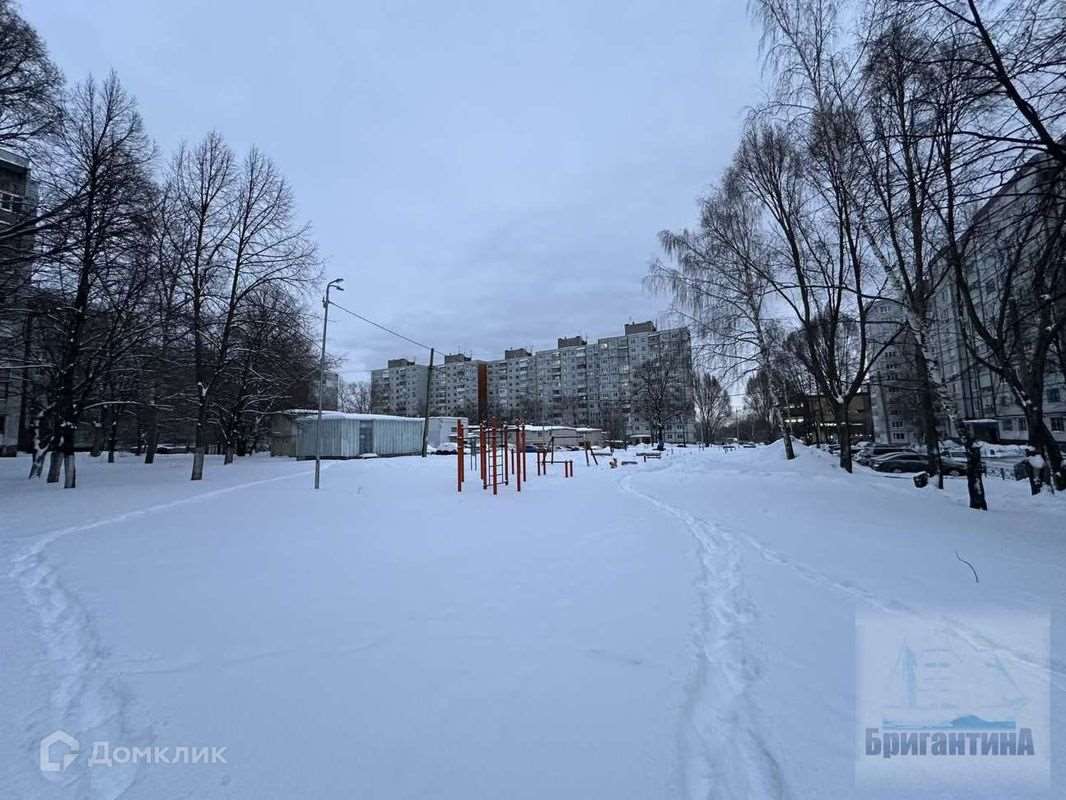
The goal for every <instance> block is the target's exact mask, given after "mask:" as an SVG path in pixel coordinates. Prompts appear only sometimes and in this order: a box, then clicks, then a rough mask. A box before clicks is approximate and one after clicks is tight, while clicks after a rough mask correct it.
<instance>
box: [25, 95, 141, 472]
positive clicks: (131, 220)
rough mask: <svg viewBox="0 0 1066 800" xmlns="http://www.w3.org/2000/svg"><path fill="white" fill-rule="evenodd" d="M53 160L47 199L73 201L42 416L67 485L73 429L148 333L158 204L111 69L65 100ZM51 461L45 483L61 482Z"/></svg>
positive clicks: (61, 252)
mask: <svg viewBox="0 0 1066 800" xmlns="http://www.w3.org/2000/svg"><path fill="white" fill-rule="evenodd" d="M68 107H69V112H68V121H67V124H66V125H65V126H64V129H63V133H62V136H61V137H60V141H59V145H58V149H57V153H56V162H55V165H54V168H53V170H52V172H51V175H50V176H49V178H48V180H47V188H46V191H47V192H48V193H49V194H50V195H51V202H52V203H55V204H66V205H69V206H70V207H71V208H72V209H73V212H72V213H71V215H70V218H69V221H68V224H67V225H65V226H64V227H63V229H62V230H60V231H54V233H55V235H56V236H57V237H58V238H59V239H60V241H57V242H56V243H54V245H53V247H52V251H53V252H54V253H55V254H56V256H55V257H54V258H53V259H52V260H51V261H50V262H49V264H48V268H47V273H46V284H47V285H48V286H49V287H50V288H51V290H52V291H53V292H54V293H55V295H56V296H57V297H58V298H60V301H59V303H58V304H57V305H56V306H55V307H54V309H53V311H52V313H51V314H50V315H49V318H50V319H49V322H50V324H51V325H52V326H54V328H55V329H56V331H57V333H58V336H57V337H56V338H57V339H58V341H59V342H60V344H59V345H58V347H57V352H56V360H55V362H54V369H53V372H52V374H51V380H50V381H49V383H50V386H49V392H48V394H49V397H50V402H49V404H48V407H46V409H45V411H46V415H47V416H49V417H50V418H51V419H52V421H53V428H52V432H51V441H50V443H49V444H48V445H47V448H39V450H38V453H37V456H36V457H35V460H34V465H35V470H34V471H35V472H37V473H39V472H40V467H41V463H42V461H43V457H44V451H45V449H47V450H51V451H56V449H57V448H58V450H59V451H61V452H62V455H63V465H64V468H65V469H64V472H65V476H66V477H65V482H64V485H65V487H67V488H73V487H74V486H75V485H76V477H75V463H74V452H75V434H76V431H77V427H78V424H79V422H80V421H81V419H82V418H83V416H84V414H85V412H86V411H87V410H89V409H90V408H91V407H92V406H90V405H88V401H89V399H90V398H91V397H92V394H93V392H94V391H95V390H96V389H97V388H98V387H99V385H100V383H101V381H102V380H104V379H105V377H106V376H107V375H108V371H109V370H111V369H112V368H113V367H114V366H115V364H116V363H117V362H118V360H119V359H120V358H121V356H122V355H123V353H125V352H128V351H129V350H131V349H133V348H134V347H136V345H137V343H138V342H139V341H140V339H141V338H142V337H143V335H144V329H143V326H142V324H141V321H140V319H139V316H138V315H137V313H136V312H137V306H138V303H139V300H140V298H141V296H142V292H143V289H144V286H145V282H146V263H147V259H146V251H147V247H146V243H147V241H148V234H149V230H150V225H151V208H152V205H153V203H154V194H153V186H152V183H151V181H150V179H149V176H148V167H149V165H150V163H151V160H152V158H153V154H154V151H153V147H152V144H151V142H150V141H149V139H148V137H147V135H146V134H145V132H144V126H143V124H142V122H141V117H140V114H139V113H138V111H137V108H136V103H135V102H134V100H133V99H132V98H131V97H130V96H129V95H128V94H127V93H126V91H125V90H124V89H123V88H122V86H121V84H120V83H119V80H118V78H117V77H116V76H115V75H114V74H112V75H110V76H109V77H108V78H107V79H106V80H105V81H103V82H102V83H97V82H96V81H94V80H92V79H91V78H90V79H89V80H87V81H86V82H85V83H83V84H81V85H80V86H78V87H77V88H76V89H75V90H74V91H73V93H72V95H71V97H70V100H69V103H68ZM58 477H59V475H58V461H55V460H54V461H53V468H52V469H51V470H50V472H49V481H55V480H58Z"/></svg>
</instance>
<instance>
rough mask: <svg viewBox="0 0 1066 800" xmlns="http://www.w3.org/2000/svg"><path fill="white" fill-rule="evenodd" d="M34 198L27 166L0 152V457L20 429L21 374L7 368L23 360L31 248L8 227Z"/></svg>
mask: <svg viewBox="0 0 1066 800" xmlns="http://www.w3.org/2000/svg"><path fill="white" fill-rule="evenodd" d="M35 194H36V190H35V185H34V183H33V181H32V180H31V177H30V165H29V162H28V161H26V160H25V159H23V158H21V157H19V156H17V155H15V154H13V153H9V152H7V151H6V150H0V456H13V455H15V453H16V451H17V450H18V445H19V438H20V429H21V427H22V425H23V422H22V416H23V413H22V407H23V402H22V400H23V384H24V381H25V379H26V372H25V370H24V369H16V368H12V367H13V366H18V365H20V364H21V362H22V361H23V352H24V349H25V348H24V345H23V342H24V331H25V325H26V317H25V314H24V313H22V310H21V309H20V307H19V306H20V303H19V298H20V297H21V296H22V295H23V292H24V290H25V289H26V288H28V287H27V286H26V263H27V262H26V260H25V256H26V254H27V253H29V251H30V250H32V247H33V241H32V237H30V236H28V235H27V236H16V235H14V234H13V233H11V228H12V226H14V225H16V224H17V223H18V222H20V221H21V220H23V219H24V218H25V216H26V214H28V213H30V210H31V208H32V206H33V203H34V200H35ZM5 232H7V234H6V235H5ZM5 365H8V366H5Z"/></svg>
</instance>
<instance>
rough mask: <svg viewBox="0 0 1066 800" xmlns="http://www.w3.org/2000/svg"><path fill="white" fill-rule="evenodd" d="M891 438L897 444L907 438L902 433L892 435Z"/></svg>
mask: <svg viewBox="0 0 1066 800" xmlns="http://www.w3.org/2000/svg"><path fill="white" fill-rule="evenodd" d="M892 438H893V439H895V440H896V441H897V442H902V441H903V440H904V439H906V438H907V435H906V434H903V433H893V434H892Z"/></svg>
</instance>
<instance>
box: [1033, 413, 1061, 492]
mask: <svg viewBox="0 0 1066 800" xmlns="http://www.w3.org/2000/svg"><path fill="white" fill-rule="evenodd" d="M1026 411H1027V413H1026V415H1025V416H1026V423H1027V424H1028V426H1029V446H1030V447H1031V448H1033V449H1034V450H1036V452H1037V453H1039V454H1040V455H1041V456H1042V457H1043V459H1044V467H1043V469H1042V470H1041V474H1040V476H1039V477H1040V481H1041V484H1043V483H1044V482H1048V483H1050V484H1051V485H1052V486H1053V487H1054V488H1055V489H1056V490H1058V491H1060V492H1061V491H1063V490H1066V468H1064V465H1063V463H1062V449H1061V448H1060V447H1059V443H1058V442H1057V441H1055V437H1054V436H1053V435H1052V433H1051V431H1049V430H1048V427H1047V425H1046V424H1045V423H1044V409H1043V406H1042V404H1033V405H1029V406H1026ZM1037 491H1039V489H1038V490H1037ZM1034 494H1036V492H1034Z"/></svg>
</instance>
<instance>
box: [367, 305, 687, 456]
mask: <svg viewBox="0 0 1066 800" xmlns="http://www.w3.org/2000/svg"><path fill="white" fill-rule="evenodd" d="M556 345H557V346H556V348H555V349H553V350H541V351H539V352H536V353H534V352H533V351H532V350H531V349H529V348H525V347H518V348H514V349H510V350H506V351H504V357H503V358H502V359H498V360H494V361H476V360H472V359H471V358H470V357H468V356H465V355H461V354H454V355H449V356H446V357H445V359H444V364H443V366H434V368H433V372H432V377H431V387H430V394H429V397H430V412H431V413H433V414H444V415H447V414H464V415H466V416H469V417H471V418H476V417H477V416H478V414H477V409H478V408H479V406H481V407H483V409H484V411H485V413H486V414H488V415H489V416H500V417H509V418H522V419H525V420H528V421H530V422H537V423H543V424H552V425H582V426H595V427H600V428H603V429H604V430H605V431H607V432H608V434H609V435H610V436H611V437H612V438H622V437H625V436H629V437H641V436H644V437H648V436H650V435H651V434H652V431H651V429H650V426H649V425H648V422H647V420H645V419H644V418H643V416H642V414H641V413H640V409H639V404H638V403H637V402H635V400H634V397H633V388H632V383H631V375H632V373H633V371H634V370H636V369H637V368H638V366H639V365H640V364H642V363H645V362H653V361H655V360H656V359H667V358H668V359H670V360H671V372H670V378H669V380H670V382H671V392H672V395H673V396H674V399H675V403H676V407H677V408H679V409H680V411H679V413H677V414H676V415H674V416H673V417H672V418H671V419H670V420H669V422H668V423H667V429H666V438H667V440H669V441H678V442H680V441H691V440H693V439H694V438H695V423H694V414H693V396H692V389H691V383H690V381H689V370H690V365H691V349H692V346H691V340H690V337H689V332H688V329H687V328H676V329H670V330H663V331H659V330H657V329H656V327H655V325H654V324H653V323H651V322H641V323H631V324H628V325H626V326H625V332H624V334H623V335H621V336H611V337H606V338H602V339H598V340H597V341H595V342H593V343H591V344H590V343H589V342H588V341H587V340H586V339H585V338H583V337H581V336H570V337H562V338H559V339H558V340H557V342H556ZM419 369H420V370H422V371H421V372H420V373H418V375H419V376H420V380H419V377H408V376H409V375H411V374H412V371H413V370H419ZM426 369H427V367H426V366H423V365H417V364H414V363H413V362H411V361H408V360H407V359H395V360H393V361H390V362H389V366H388V367H387V368H386V369H379V370H374V371H373V372H372V373H371V402H372V406H373V409H374V411H375V412H377V413H391V414H408V413H412V412H411V410H410V408H411V398H412V397H415V398H417V397H419V395H418V394H417V392H418V391H419V390H418V385H421V386H424V385H425V377H426V376H425V370H426ZM479 375H483V376H484V390H483V393H479V390H478V386H479V383H480V380H479ZM412 382H414V383H415V384H417V385H415V386H414V388H413V390H412V389H411V385H412ZM401 387H402V388H401ZM481 394H483V395H484V396H483V397H482V396H481ZM421 396H422V397H424V392H423V394H422V395H421ZM482 400H483V401H484V402H482V403H479V401H482ZM415 407H416V408H419V407H418V401H417V399H416V400H415ZM414 413H419V412H417V411H416V412H414Z"/></svg>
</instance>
